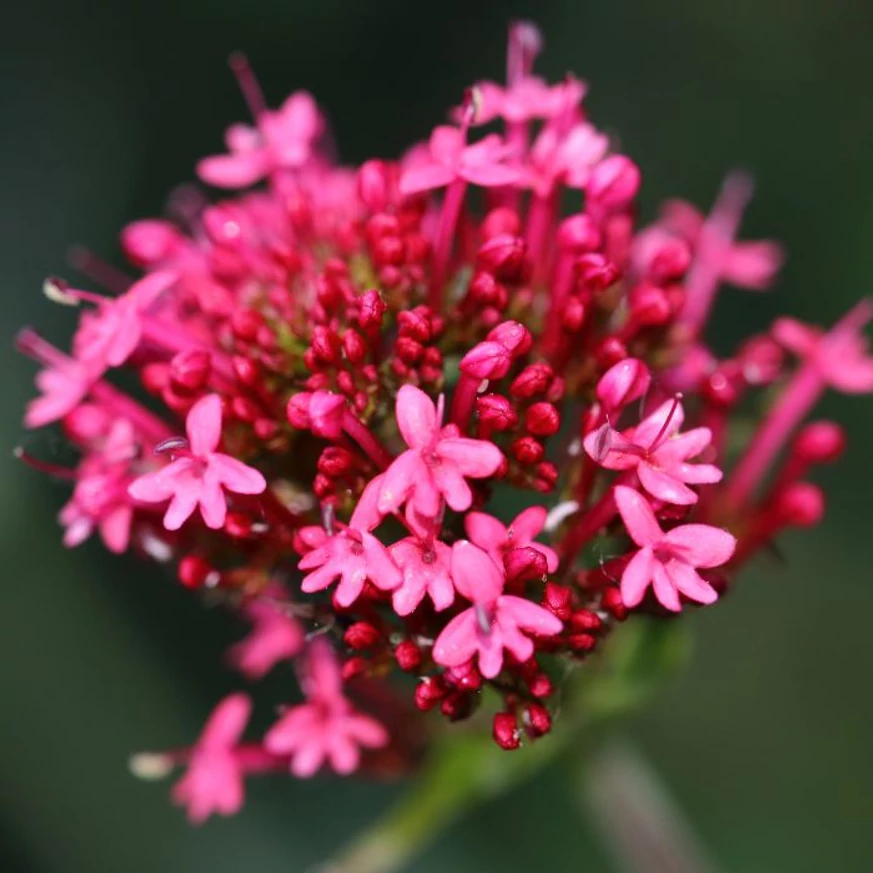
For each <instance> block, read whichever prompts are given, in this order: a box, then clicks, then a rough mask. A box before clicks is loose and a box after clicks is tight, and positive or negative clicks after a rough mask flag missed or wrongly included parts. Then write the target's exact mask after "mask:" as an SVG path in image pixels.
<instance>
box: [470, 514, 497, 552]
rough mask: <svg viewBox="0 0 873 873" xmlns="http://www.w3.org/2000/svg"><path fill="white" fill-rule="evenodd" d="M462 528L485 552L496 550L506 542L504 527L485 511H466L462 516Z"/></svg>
mask: <svg viewBox="0 0 873 873" xmlns="http://www.w3.org/2000/svg"><path fill="white" fill-rule="evenodd" d="M464 530H465V531H466V532H467V536H468V537H469V538H470V539H471V540H472V541H473V542H474V543H475V544H476V545H477V546H479V548H481V549H485V551H486V552H493V551H496V550H498V549H500V548H501V547H502V546H503V545H504V544H505V543H506V528H505V527H504V526H503V525H502V524H501V523H500V522H499V521H498V520H497V519H496V518H494V516H493V515H488V514H487V513H485V512H468V513H467V515H466V516H464Z"/></svg>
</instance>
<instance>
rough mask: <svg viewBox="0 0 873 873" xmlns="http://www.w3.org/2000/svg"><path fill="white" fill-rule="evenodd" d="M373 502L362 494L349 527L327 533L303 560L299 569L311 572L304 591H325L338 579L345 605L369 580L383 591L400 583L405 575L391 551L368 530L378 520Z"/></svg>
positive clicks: (338, 599) (340, 599) (339, 599)
mask: <svg viewBox="0 0 873 873" xmlns="http://www.w3.org/2000/svg"><path fill="white" fill-rule="evenodd" d="M365 494H366V492H365ZM372 494H373V489H371V490H370V495H372ZM372 502H373V500H372V496H366V497H365V495H362V496H361V501H360V502H359V505H358V507H357V508H356V509H355V512H354V513H353V514H352V517H351V519H350V521H349V526H348V527H344V528H342V529H340V530H338V531H336V532H334V533H332V534H330V535H328V536H326V537H325V539H324V540H323V541H322V542H321V543H319V544H318V545H316V547H315V548H314V549H312V551H310V552H308V553H307V554H306V555H304V556H303V557H302V558H301V559H300V563H299V565H298V566H299V567H300V569H301V570H310V571H311V572H310V573H307V574H306V575H305V576H304V577H303V581H302V582H301V585H300V588H301V590H302V591H304V592H306V593H307V594H313V593H315V592H316V591H323V590H324V589H325V588H327V587H328V586H330V585H331V584H332V583H333V582H335V581H336V580H337V579H339V580H340V582H339V585H338V586H337V589H336V594H335V598H336V602H337V604H338V605H339V606H342V607H346V606H350V605H351V604H352V603H354V602H355V600H357V599H358V597H360V595H361V592H362V591H363V590H364V583H365V582H366V581H367V579H369V580H370V581H371V582H372V583H373V584H374V585H375V586H376V587H377V588H379V589H381V590H382V591H391V590H393V589H395V588H397V587H398V586H399V585H400V584H401V582H402V579H403V577H402V575H401V572H400V570H399V569H398V568H397V566H396V565H395V564H394V562H393V561H392V560H391V555H389V553H388V550H387V549H386V548H385V546H383V545H382V543H381V542H379V540H378V539H376V537H374V536H373V534H371V533H370V532H369V530H368V529H367V527H368V525H369V524H373V525H375V524H378V521H379V516H378V515H375V514H374V513H373V512H372Z"/></svg>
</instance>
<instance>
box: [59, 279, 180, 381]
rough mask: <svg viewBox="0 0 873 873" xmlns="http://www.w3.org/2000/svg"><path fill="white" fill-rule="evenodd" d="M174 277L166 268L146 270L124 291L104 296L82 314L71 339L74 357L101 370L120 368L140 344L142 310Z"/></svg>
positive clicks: (146, 307) (164, 289) (149, 304)
mask: <svg viewBox="0 0 873 873" xmlns="http://www.w3.org/2000/svg"><path fill="white" fill-rule="evenodd" d="M177 278H178V277H177V275H176V274H175V273H174V272H171V271H168V270H159V271H157V272H154V273H149V274H148V275H146V276H145V278H143V279H140V280H139V281H138V282H135V283H134V284H133V285H131V286H130V288H128V290H127V291H125V292H124V294H122V295H120V296H119V297H116V298H114V299H111V298H106V300H105V302H103V303H100V304H99V306H98V308H97V309H96V310H95V311H93V312H88V313H86V314H85V315H83V316H82V321H81V325H80V327H79V330H78V332H77V333H76V336H75V337H74V339H73V349H74V350H75V355H76V357H77V358H78V359H79V360H81V361H88V362H93V363H94V365H95V367H98V368H99V369H101V370H105V369H106V368H108V367H120V366H121V365H122V364H123V363H124V362H125V361H126V360H127V359H128V358H129V357H130V356H131V355H132V354H133V352H134V351H135V350H136V348H137V346H138V345H139V344H140V341H141V339H142V333H143V324H142V317H143V313H144V312H145V311H146V310H147V309H148V308H149V307H150V306H152V305H153V304H154V303H155V301H156V300H157V299H158V298H159V297H160V296H161V294H163V293H164V292H165V291H166V290H167V289H168V288H169V287H170V286H171V285H172V284H173V283H174V282H175V281H176V280H177Z"/></svg>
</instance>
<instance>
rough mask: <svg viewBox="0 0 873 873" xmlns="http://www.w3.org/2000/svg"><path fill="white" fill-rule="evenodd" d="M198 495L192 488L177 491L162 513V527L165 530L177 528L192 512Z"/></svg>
mask: <svg viewBox="0 0 873 873" xmlns="http://www.w3.org/2000/svg"><path fill="white" fill-rule="evenodd" d="M199 496H200V495H199V493H198V492H197V491H194V490H192V489H186V490H184V491H177V492H176V494H175V495H174V496H173V499H172V500H171V501H170V505H169V506H168V507H167V511H166V512H165V513H164V527H165V528H166V529H167V530H179V528H180V527H182V525H183V524H185V522H186V521H187V520H188V519H189V518H190V517H191V513H193V512H194V509H195V507H196V506H197V501H198V499H199Z"/></svg>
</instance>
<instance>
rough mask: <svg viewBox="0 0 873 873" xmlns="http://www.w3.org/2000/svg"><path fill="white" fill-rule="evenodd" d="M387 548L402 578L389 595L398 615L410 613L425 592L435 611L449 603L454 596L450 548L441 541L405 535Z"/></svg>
mask: <svg viewBox="0 0 873 873" xmlns="http://www.w3.org/2000/svg"><path fill="white" fill-rule="evenodd" d="M389 551H390V553H391V557H392V558H393V559H394V563H395V564H396V565H397V566H398V567H399V568H400V571H401V572H402V573H403V581H402V583H401V584H400V586H399V587H398V588H396V589H395V591H394V595H393V604H394V611H395V612H396V613H397V614H398V615H401V616H405V615H410V614H411V613H412V612H414V611H415V609H416V608H417V607H418V605H419V604H420V603H421V601H422V600H423V599H424V597H425V595H427V596H428V597H430V599H431V600H432V601H433V605H434V608H435V609H436V610H437V611H438V612H439V611H440V610H443V609H447V608H448V607H449V606H451V605H452V602H453V601H454V599H455V586H454V584H453V583H452V570H451V562H452V550H451V549H450V548H449V547H448V546H447V545H446V544H445V543H441V542H439V541H438V540H434V541H433V542H429V541H428V540H426V539H420V538H418V537H406V538H405V539H402V540H400V541H399V542H396V543H394V545H393V546H391V547H390V549H389Z"/></svg>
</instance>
